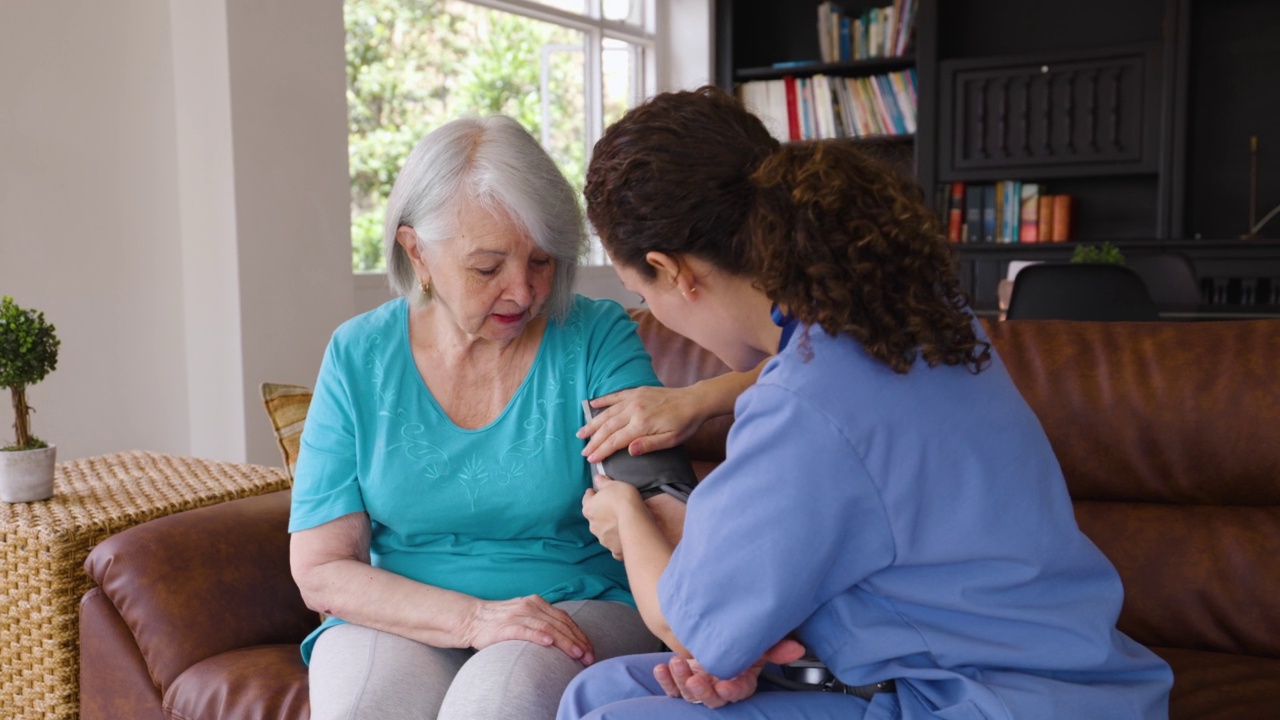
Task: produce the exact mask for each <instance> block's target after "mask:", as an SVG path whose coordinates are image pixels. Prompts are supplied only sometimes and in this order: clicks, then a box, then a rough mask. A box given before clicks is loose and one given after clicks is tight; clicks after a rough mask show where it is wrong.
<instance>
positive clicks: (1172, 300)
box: [1125, 253, 1201, 312]
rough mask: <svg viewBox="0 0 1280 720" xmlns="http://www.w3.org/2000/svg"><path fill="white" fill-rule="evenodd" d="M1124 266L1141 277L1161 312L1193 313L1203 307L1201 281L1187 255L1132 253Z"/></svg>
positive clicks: (1126, 258) (1127, 257)
mask: <svg viewBox="0 0 1280 720" xmlns="http://www.w3.org/2000/svg"><path fill="white" fill-rule="evenodd" d="M1125 265H1127V266H1128V267H1129V268H1130V269H1132V270H1133V271H1134V272H1136V273H1138V275H1139V276H1141V277H1142V281H1143V282H1144V283H1146V284H1147V290H1148V291H1150V292H1151V298H1152V299H1153V300H1155V301H1156V307H1158V308H1160V309H1161V310H1176V311H1179V312H1193V311H1195V310H1196V309H1198V308H1199V307H1200V304H1201V299H1200V281H1199V280H1198V279H1196V271H1195V270H1194V269H1193V268H1192V267H1191V261H1190V260H1189V259H1187V256H1186V255H1179V254H1177V253H1151V254H1138V253H1129V254H1128V255H1127V256H1126V257H1125Z"/></svg>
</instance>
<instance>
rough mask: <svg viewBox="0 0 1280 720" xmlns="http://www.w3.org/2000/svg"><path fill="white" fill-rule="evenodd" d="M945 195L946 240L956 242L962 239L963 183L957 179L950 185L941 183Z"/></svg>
mask: <svg viewBox="0 0 1280 720" xmlns="http://www.w3.org/2000/svg"><path fill="white" fill-rule="evenodd" d="M943 188H944V190H945V193H944V195H945V197H946V199H947V203H946V205H944V206H943V207H944V208H945V209H946V213H945V214H946V219H947V240H948V241H949V242H953V243H958V242H963V241H964V183H963V182H962V181H959V180H957V181H956V182H953V183H951V185H950V186H948V185H946V184H945V183H944V184H943Z"/></svg>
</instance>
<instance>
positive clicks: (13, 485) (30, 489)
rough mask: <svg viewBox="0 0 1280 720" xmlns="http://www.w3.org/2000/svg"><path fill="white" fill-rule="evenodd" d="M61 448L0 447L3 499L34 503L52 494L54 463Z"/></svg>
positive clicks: (10, 501)
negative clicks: (2, 448)
mask: <svg viewBox="0 0 1280 720" xmlns="http://www.w3.org/2000/svg"><path fill="white" fill-rule="evenodd" d="M57 457H58V448H57V447H56V446H54V445H50V446H49V447H45V448H40V449H38V450H9V451H4V450H0V500H3V501H4V502H9V503H19V502H35V501H37V500H48V499H49V498H51V497H53V465H54V463H55V462H56V461H57Z"/></svg>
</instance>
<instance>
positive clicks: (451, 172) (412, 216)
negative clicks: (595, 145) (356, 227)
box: [383, 115, 587, 319]
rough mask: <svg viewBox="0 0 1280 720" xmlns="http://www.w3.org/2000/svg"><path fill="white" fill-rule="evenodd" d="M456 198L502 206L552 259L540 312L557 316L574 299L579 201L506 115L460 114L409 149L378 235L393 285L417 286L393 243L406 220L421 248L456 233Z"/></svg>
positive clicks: (580, 244) (580, 236) (580, 248)
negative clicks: (543, 308)
mask: <svg viewBox="0 0 1280 720" xmlns="http://www.w3.org/2000/svg"><path fill="white" fill-rule="evenodd" d="M462 201H469V202H473V203H477V204H479V205H480V206H481V207H484V208H486V209H488V210H490V211H492V212H505V213H506V214H507V215H508V216H509V217H510V218H511V219H512V221H514V222H515V223H516V225H517V226H518V227H520V228H521V229H522V230H524V231H525V232H526V233H527V234H528V235H529V238H530V239H531V240H532V241H533V244H534V245H535V246H537V247H538V248H539V249H541V250H542V251H543V252H545V253H547V254H548V255H550V256H551V257H552V258H554V259H555V261H556V269H555V278H554V280H553V282H552V286H551V295H550V296H549V297H548V298H547V304H546V312H547V313H548V314H550V315H551V316H552V317H554V318H556V319H563V318H564V316H565V315H566V314H567V313H568V312H569V306H570V304H571V302H572V298H573V280H574V276H575V275H576V273H577V267H578V259H579V258H580V257H581V256H582V255H583V253H584V252H585V251H586V245H587V236H586V230H585V227H584V225H583V221H582V207H581V205H579V203H578V199H577V195H576V194H575V193H574V192H573V188H572V187H571V186H570V185H569V182H568V181H567V180H565V178H564V175H562V174H561V173H560V169H559V168H557V167H556V164H555V162H554V161H553V160H552V159H551V157H550V156H549V155H547V153H546V151H545V150H543V149H542V146H540V145H539V144H538V141H537V140H534V139H533V136H532V135H530V134H529V133H528V132H527V131H525V129H524V128H522V127H520V125H519V123H517V122H516V121H515V120H512V119H511V118H508V117H504V116H501V115H494V116H491V117H485V118H462V119H459V120H453V121H451V122H448V123H446V124H444V125H442V126H440V127H439V128H437V129H435V130H433V131H432V132H431V133H429V134H428V135H427V136H426V137H424V138H422V140H421V141H419V142H418V145H417V147H415V148H414V149H413V152H411V153H410V154H409V159H408V160H407V161H405V164H404V167H403V168H401V169H400V175H399V176H398V177H397V178H396V184H395V186H394V187H392V189H391V197H390V198H388V200H387V222H386V226H385V228H384V231H383V239H384V241H385V242H386V249H387V276H388V279H389V280H390V282H391V288H392V289H393V290H394V291H396V292H398V293H400V294H401V295H403V296H405V297H410V296H411V295H412V294H413V293H415V292H418V279H417V276H416V275H415V274H414V271H413V265H412V264H411V263H410V262H409V257H408V254H407V253H406V252H405V250H404V248H402V247H400V244H399V243H397V242H396V231H397V230H399V229H400V227H401V226H404V225H408V226H409V227H412V228H413V229H414V231H415V232H416V233H417V235H418V243H419V250H420V251H429V250H430V249H432V248H433V247H438V246H439V245H440V243H442V242H445V241H446V240H448V239H450V238H455V237H457V236H458V228H457V227H456V225H457V218H458V215H457V209H458V204H459V203H460V202H462Z"/></svg>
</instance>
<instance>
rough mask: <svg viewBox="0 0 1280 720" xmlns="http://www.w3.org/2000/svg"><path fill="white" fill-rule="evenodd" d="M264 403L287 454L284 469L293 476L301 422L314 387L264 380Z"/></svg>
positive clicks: (281, 445)
mask: <svg viewBox="0 0 1280 720" xmlns="http://www.w3.org/2000/svg"><path fill="white" fill-rule="evenodd" d="M262 404H263V405H265V406H266V408H267V416H268V417H270V418H271V427H272V428H274V429H275V433H276V444H278V445H279V446H280V454H281V455H282V456H283V457H284V467H285V470H287V471H288V472H289V479H290V480H292V479H293V469H294V468H295V467H297V465H298V444H299V442H300V441H301V439H302V423H303V421H304V420H306V419H307V408H309V407H311V388H308V387H303V386H302V385H282V384H279V383H262Z"/></svg>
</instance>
